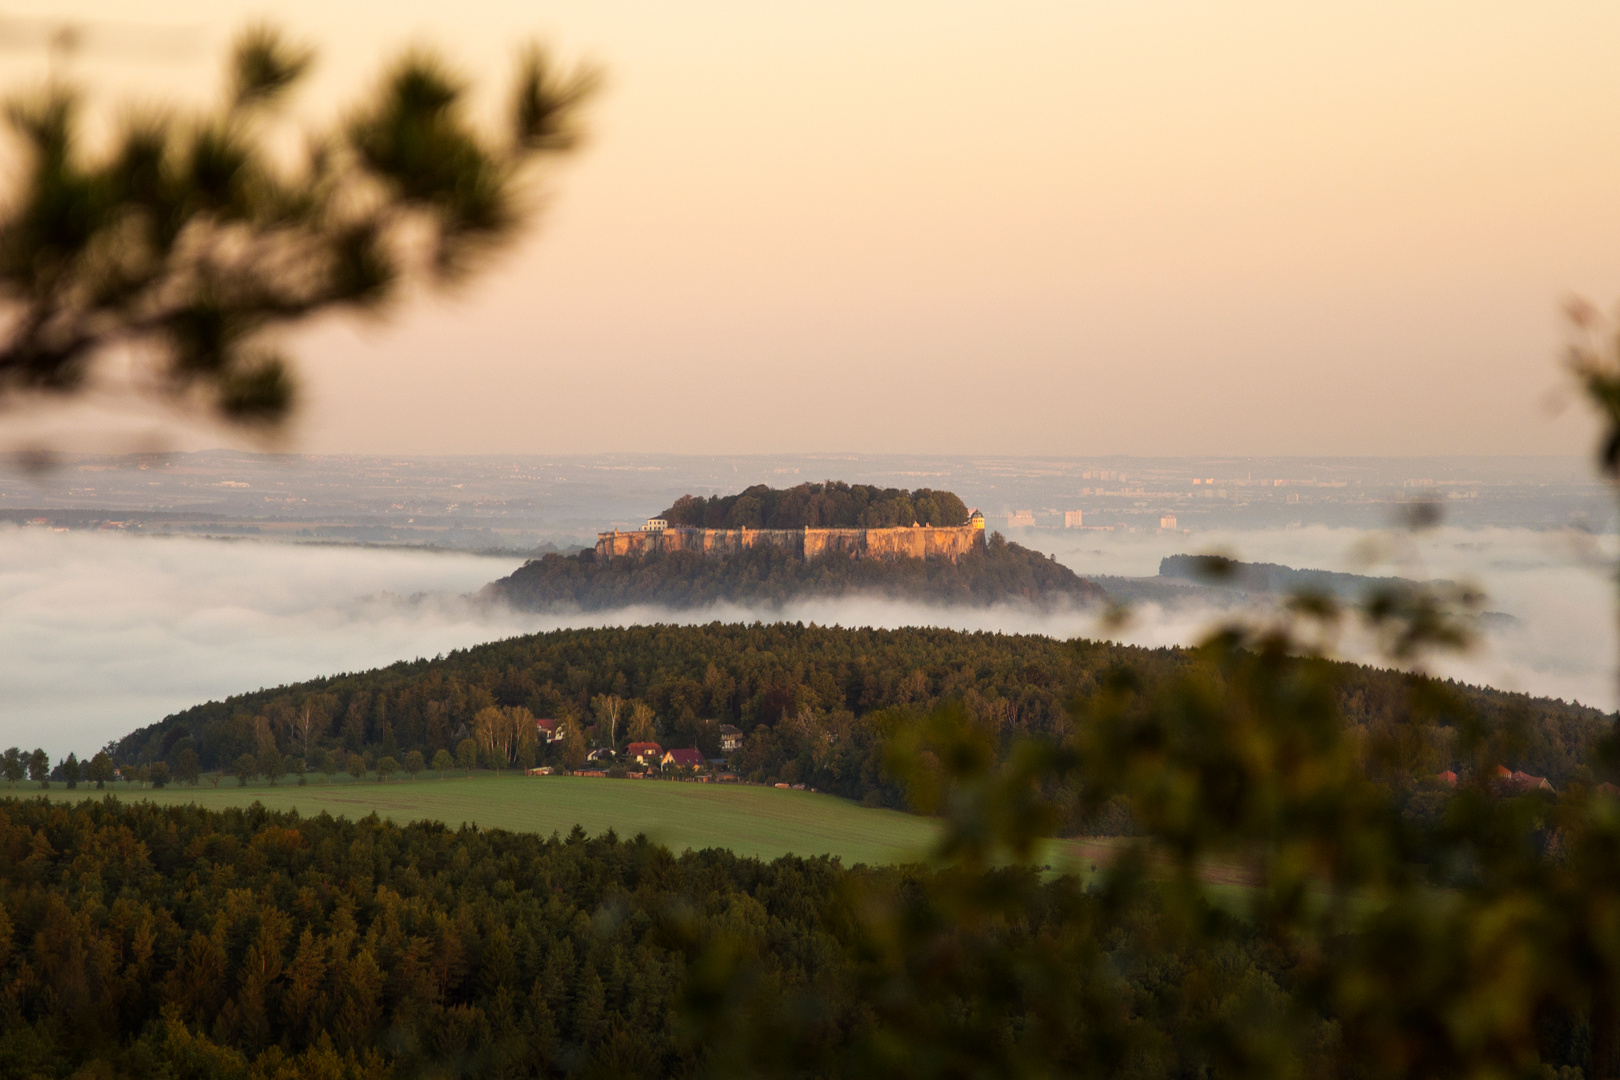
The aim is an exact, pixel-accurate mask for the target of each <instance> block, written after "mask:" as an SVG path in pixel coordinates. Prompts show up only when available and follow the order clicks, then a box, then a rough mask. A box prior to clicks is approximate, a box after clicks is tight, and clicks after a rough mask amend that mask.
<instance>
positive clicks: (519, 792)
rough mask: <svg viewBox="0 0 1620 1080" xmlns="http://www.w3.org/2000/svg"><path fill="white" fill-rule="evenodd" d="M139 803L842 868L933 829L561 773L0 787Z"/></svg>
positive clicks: (748, 795) (833, 808)
mask: <svg viewBox="0 0 1620 1080" xmlns="http://www.w3.org/2000/svg"><path fill="white" fill-rule="evenodd" d="M109 793H112V794H115V795H116V796H117V797H118V798H120V799H149V800H151V801H152V802H155V803H161V804H175V803H196V804H198V805H199V806H204V807H207V808H209V809H222V808H225V807H229V806H248V805H250V804H252V803H254V802H261V803H263V804H264V805H265V806H267V807H269V808H271V809H274V810H291V809H294V808H296V809H297V810H298V812H299V813H300V814H305V815H311V814H318V813H320V812H321V811H323V810H324V811H326V812H327V813H330V814H332V815H333V816H335V817H336V816H342V817H349V818H360V817H364V816H365V815H367V814H369V813H371V812H373V811H375V812H376V813H377V814H378V815H380V816H381V817H385V818H388V819H390V820H392V821H395V822H399V823H404V822H408V821H422V820H433V821H442V822H444V823H445V824H447V825H450V826H452V827H455V826H459V825H462V824H463V823H474V824H477V825H479V826H482V827H485V828H501V829H513V830H521V831H525V832H538V833H550V832H552V831H557V832H561V833H565V834H566V833H567V832H568V830H570V829H572V828H573V827H574V825H575V824H578V825H580V826H582V827H583V828H584V829H585V831H586V832H588V833H591V834H592V835H595V834H597V833H601V832H605V831H606V830H607V829H608V828H609V827H612V828H613V829H615V830H616V831H617V832H618V834H619V835H620V836H622V837H626V838H628V837H632V836H634V835H636V834H637V833H645V834H646V835H647V837H648V839H651V840H654V841H656V842H658V843H661V844H665V845H668V846H669V847H670V848H671V849H672V850H674V851H677V852H679V851H683V850H685V849H687V848H691V849H694V850H696V849H701V848H706V847H719V848H729V849H730V850H732V851H734V852H736V853H737V854H738V855H754V856H758V857H760V858H763V859H774V858H776V857H777V856H779V855H786V854H789V853H792V854H795V855H824V854H825V855H837V856H839V857H840V858H841V859H843V861H844V865H846V866H853V865H854V864H856V863H870V864H878V863H896V862H907V861H911V860H914V859H917V858H918V857H920V856H921V855H922V854H923V853H924V852H925V851H926V850H927V847H928V845H929V843H930V842H931V841H932V839H933V837H934V834H935V825H934V823H933V822H931V821H929V820H928V819H926V818H920V817H914V816H912V815H910V814H903V813H900V812H899V811H896V810H868V809H864V808H862V807H860V806H857V805H855V804H854V803H852V802H849V801H848V800H845V799H840V798H836V797H835V796H832V795H819V794H814V793H812V792H808V791H783V790H780V789H777V788H768V787H752V786H741V785H739V786H732V785H729V784H727V785H724V786H722V785H718V784H681V783H671V782H665V781H651V780H605V779H594V778H586V779H582V778H578V777H571V776H547V777H527V776H518V775H507V776H492V775H488V774H485V775H475V776H473V777H471V778H464V777H457V778H453V779H445V780H438V779H423V780H397V781H392V782H390V783H386V784H379V783H376V782H375V781H362V782H360V783H351V782H343V781H339V782H335V783H331V784H327V783H321V782H318V781H317V782H311V783H310V784H308V785H307V786H305V787H298V786H297V785H296V784H288V783H282V784H278V785H276V786H273V787H272V786H271V785H269V784H249V785H248V786H247V787H238V786H237V785H236V781H234V780H226V781H224V782H222V783H221V784H220V785H219V787H217V788H211V787H208V786H206V785H205V786H202V787H185V786H174V787H166V788H162V789H160V790H156V791H154V790H151V789H138V788H137V789H129V788H126V787H125V786H124V785H123V784H113V785H110V786H109V788H108V790H107V791H105V792H98V791H96V790H95V785H94V784H85V783H81V784H80V785H79V787H78V788H77V789H76V790H74V791H68V790H67V789H66V788H64V787H63V786H62V785H61V784H52V785H51V787H50V789H49V790H48V791H44V792H42V791H40V789H39V788H38V787H37V786H36V785H26V784H25V785H19V786H18V787H17V788H16V790H15V791H10V790H7V789H6V788H5V787H0V797H4V796H6V795H12V794H15V795H17V796H19V797H28V796H32V795H41V794H43V795H47V796H49V797H50V798H52V799H87V798H101V797H103V796H105V795H107V794H109Z"/></svg>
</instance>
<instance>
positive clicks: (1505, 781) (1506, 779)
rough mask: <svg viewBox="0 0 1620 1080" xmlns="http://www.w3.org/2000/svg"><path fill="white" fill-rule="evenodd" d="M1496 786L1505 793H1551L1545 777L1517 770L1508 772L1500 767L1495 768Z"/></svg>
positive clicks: (1549, 784) (1550, 785)
mask: <svg viewBox="0 0 1620 1080" xmlns="http://www.w3.org/2000/svg"><path fill="white" fill-rule="evenodd" d="M1496 786H1497V787H1498V788H1500V789H1503V790H1505V791H1517V792H1524V791H1552V790H1553V786H1552V784H1551V783H1549V782H1548V780H1547V778H1546V777H1545V776H1531V775H1530V774H1529V773H1527V772H1520V771H1519V770H1517V769H1513V770H1511V771H1510V770H1508V769H1506V768H1504V767H1503V766H1501V765H1498V766H1497V767H1496Z"/></svg>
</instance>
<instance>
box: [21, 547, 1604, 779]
mask: <svg viewBox="0 0 1620 1080" xmlns="http://www.w3.org/2000/svg"><path fill="white" fill-rule="evenodd" d="M1043 539H1045V540H1048V541H1049V542H1048V543H1041V542H1039V541H1036V542H1034V546H1038V547H1045V548H1047V549H1048V550H1051V551H1052V552H1053V553H1055V554H1056V555H1057V556H1058V557H1059V559H1061V560H1062V561H1063V562H1065V563H1067V564H1068V565H1070V566H1072V567H1073V568H1075V569H1076V570H1077V571H1079V572H1081V573H1090V574H1152V573H1153V572H1154V571H1155V570H1156V569H1157V566H1158V560H1159V558H1160V557H1162V556H1163V555H1165V554H1174V553H1176V552H1178V551H1185V550H1198V551H1210V550H1218V551H1224V552H1227V553H1231V554H1237V555H1240V556H1242V557H1244V558H1250V559H1258V560H1266V561H1275V562H1283V563H1287V564H1289V565H1293V566H1310V567H1317V568H1322V569H1337V570H1355V569H1362V568H1361V567H1359V566H1357V565H1355V563H1354V560H1353V558H1352V555H1351V553H1352V552H1353V551H1354V549H1356V548H1357V546H1358V545H1363V544H1364V543H1365V542H1366V541H1367V539H1368V536H1367V534H1364V533H1359V532H1356V531H1353V530H1335V529H1297V530H1280V531H1277V532H1269V533H1243V534H1234V535H1232V536H1229V537H1226V536H1201V537H1198V538H1196V541H1195V540H1193V539H1191V538H1187V537H1181V536H1157V535H1152V536H1141V535H1136V536H1131V535H1121V536H1115V535H1114V534H1104V533H1078V534H1074V535H1067V534H1050V533H1049V534H1043ZM1596 554H1597V553H1595V552H1594V551H1593V550H1591V549H1590V547H1589V546H1583V544H1582V543H1581V542H1578V541H1577V540H1576V539H1573V538H1570V537H1567V536H1562V535H1558V534H1548V533H1534V532H1529V531H1527V530H1487V531H1466V532H1465V531H1461V530H1437V531H1436V532H1434V533H1431V534H1428V535H1427V536H1426V537H1425V538H1424V539H1423V541H1422V543H1421V544H1420V545H1418V546H1417V547H1416V548H1415V549H1413V550H1412V551H1410V552H1407V555H1408V561H1407V563H1406V564H1404V565H1401V566H1399V567H1396V568H1394V569H1391V568H1389V567H1385V568H1382V569H1381V570H1378V571H1376V572H1382V573H1390V572H1401V573H1405V574H1407V575H1408V576H1433V577H1450V578H1454V579H1462V578H1468V579H1471V580H1474V581H1476V582H1478V583H1480V584H1482V585H1484V586H1485V587H1486V588H1487V589H1488V591H1489V592H1490V593H1491V596H1492V602H1491V605H1490V606H1491V607H1493V608H1496V609H1499V610H1503V611H1507V612H1509V613H1511V614H1513V615H1515V616H1517V617H1518V618H1519V620H1520V623H1519V624H1518V625H1517V626H1515V627H1513V628H1510V629H1508V630H1506V631H1502V632H1500V633H1496V634H1493V635H1492V636H1491V637H1490V639H1489V640H1487V641H1486V642H1484V643H1483V644H1482V646H1481V647H1480V648H1479V649H1478V650H1476V651H1475V652H1474V653H1473V654H1471V655H1469V656H1466V657H1463V658H1457V659H1451V660H1447V661H1446V662H1444V663H1442V664H1437V665H1436V666H1435V667H1436V670H1438V671H1440V672H1441V673H1443V674H1452V675H1456V676H1458V677H1460V678H1465V679H1467V680H1469V681H1471V682H1484V683H1489V684H1492V685H1496V686H1502V687H1504V688H1509V689H1516V690H1526V691H1530V692H1533V693H1538V694H1548V695H1551V696H1555V697H1564V698H1576V699H1579V700H1581V701H1585V702H1588V703H1592V704H1600V705H1604V706H1607V707H1613V705H1614V702H1615V698H1616V694H1615V690H1614V685H1615V684H1614V678H1613V674H1612V672H1613V662H1614V656H1615V652H1616V636H1615V631H1614V627H1613V620H1612V617H1611V614H1612V610H1613V602H1612V595H1611V591H1610V589H1609V586H1608V584H1607V579H1606V578H1605V576H1604V570H1603V569H1602V567H1601V565H1599V564H1598V563H1597V562H1596ZM516 565H517V563H516V561H514V560H503V559H490V558H480V557H477V556H471V555H452V554H433V553H426V552H412V551H398V550H377V549H361V548H342V547H300V546H287V545H275V544H261V543H252V542H239V543H231V542H220V541H210V540H196V539H185V538H174V539H161V538H142V537H128V536H122V535H118V534H111V533H102V534H95V533H53V532H49V531H45V530H38V529H15V528H6V529H0V744H3V745H12V744H17V745H23V746H29V747H32V746H36V745H37V746H43V747H45V748H46V749H47V750H48V751H50V752H51V753H52V754H53V755H60V754H64V753H66V752H67V751H68V750H73V751H76V752H78V753H81V754H83V753H85V752H86V751H88V750H92V749H94V748H95V747H98V746H100V745H101V744H103V743H105V742H106V741H107V740H109V739H113V738H117V737H119V736H121V735H123V734H125V733H127V732H128V731H130V730H131V729H133V728H135V727H138V726H140V725H143V724H148V723H151V722H153V721H155V720H158V719H160V718H162V717H163V716H164V715H166V714H168V713H171V712H174V711H176V710H177V709H182V708H185V707H187V706H189V705H194V704H196V703H198V702H201V701H205V700H208V699H210V698H220V697H224V696H227V695H229V694H233V693H239V692H242V691H245V690H252V689H255V688H257V687H261V686H272V685H277V684H281V683H286V682H291V681H296V680H300V679H306V678H311V677H314V676H318V675H327V674H332V673H334V672H340V671H354V670H361V669H365V668H370V667H376V666H379V665H383V664H387V663H391V662H393V661H395V660H401V659H413V658H416V657H419V656H434V655H437V654H439V653H442V652H446V651H449V650H451V649H455V648H461V647H465V646H468V645H474V644H478V643H480V642H485V641H492V640H496V639H499V638H503V637H509V636H512V635H515V634H524V633H531V632H535V631H541V630H550V629H556V628H558V627H562V626H600V625H627V624H632V623H646V622H680V623H697V622H707V621H711V620H714V619H720V620H724V621H747V622H752V621H755V620H766V621H770V620H778V619H786V620H795V621H804V622H816V623H821V624H839V625H846V626H881V627H896V626H905V625H919V624H922V625H935V626H948V627H952V628H957V629H962V630H995V631H1006V632H1019V633H1040V634H1049V635H1053V636H1057V637H1065V638H1067V637H1073V636H1077V635H1083V636H1088V637H1097V636H1104V633H1103V631H1102V629H1101V627H1100V626H1099V623H1098V619H1097V617H1096V616H1095V615H1094V614H1090V613H1082V612H1066V613H1056V614H1043V613H1040V612H1036V611H1033V610H1030V609H1027V608H1022V607H1014V606H1006V607H996V608H989V609H978V610H974V609H941V608H936V607H932V606H928V605H921V604H896V603H891V602H887V601H882V600H875V599H853V600H810V601H803V602H800V603H795V604H791V605H788V606H787V607H785V608H784V609H782V610H780V611H763V610H756V609H749V608H742V607H737V606H732V605H719V606H716V607H713V608H706V609H702V610H698V611H685V612H670V611H667V610H663V609H659V608H652V607H644V608H630V609H625V610H622V611H616V612H611V613H598V614H593V615H574V616H558V615H538V614H533V613H522V612H514V611H510V610H507V609H504V608H499V607H490V606H487V605H483V604H479V603H475V602H472V601H470V600H468V599H467V596H468V594H470V593H472V592H474V591H476V590H477V589H478V588H479V587H480V586H482V585H484V584H485V583H487V582H489V581H491V580H493V579H495V578H497V577H500V576H502V575H504V574H507V573H509V572H510V571H511V570H512V569H514V568H515V566H516ZM1222 614H1230V613H1229V612H1228V613H1221V612H1216V611H1213V610H1211V609H1207V608H1200V607H1189V608H1182V609H1177V610H1166V609H1164V608H1162V607H1158V606H1154V605H1145V606H1142V607H1140V608H1138V609H1137V610H1136V611H1135V612H1133V615H1132V619H1131V621H1130V623H1129V624H1128V625H1127V626H1126V627H1125V628H1124V629H1123V631H1117V632H1113V633H1109V634H1107V635H1106V636H1110V637H1114V638H1116V639H1119V640H1124V641H1129V642H1132V643H1135V644H1142V645H1172V644H1185V643H1189V642H1192V641H1195V640H1197V639H1198V637H1199V636H1201V634H1202V633H1204V632H1205V631H1206V630H1207V629H1208V628H1209V626H1210V625H1211V624H1212V623H1213V622H1214V621H1215V620H1216V619H1217V618H1219V617H1220V616H1221V615H1222ZM1345 651H1346V653H1347V655H1349V656H1350V657H1351V658H1355V659H1372V658H1373V653H1372V652H1371V650H1370V647H1369V646H1368V645H1367V644H1366V643H1357V642H1352V643H1350V644H1348V645H1347V646H1346V650H1345Z"/></svg>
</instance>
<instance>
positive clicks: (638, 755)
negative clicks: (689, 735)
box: [624, 742, 664, 765]
mask: <svg viewBox="0 0 1620 1080" xmlns="http://www.w3.org/2000/svg"><path fill="white" fill-rule="evenodd" d="M624 756H625V758H626V759H627V760H629V761H636V762H640V763H641V764H643V765H656V764H658V763H659V762H660V761H663V760H664V748H663V747H662V746H659V745H658V744H657V743H655V742H633V743H631V744H630V745H629V746H627V747H625V748H624Z"/></svg>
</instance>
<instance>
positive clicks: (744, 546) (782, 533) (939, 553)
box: [596, 525, 984, 562]
mask: <svg viewBox="0 0 1620 1080" xmlns="http://www.w3.org/2000/svg"><path fill="white" fill-rule="evenodd" d="M767 544H768V545H770V546H772V547H777V548H781V549H782V550H783V551H785V552H787V553H789V554H791V555H795V556H797V557H799V558H801V559H813V558H815V557H816V556H818V555H829V554H838V555H847V556H849V557H850V558H855V559H860V558H874V559H936V558H944V559H950V560H951V561H952V562H955V561H956V559H957V558H958V557H959V556H962V555H965V554H967V553H968V552H970V551H974V550H978V549H981V548H983V546H984V530H983V529H982V528H974V527H973V526H971V525H962V526H957V527H954V528H932V527H918V528H904V527H902V528H893V529H665V530H664V531H663V532H655V533H648V532H617V531H615V532H605V533H598V534H597V536H596V552H597V554H599V555H604V556H613V555H637V556H639V555H646V554H648V553H650V552H655V551H658V552H670V551H696V552H701V553H702V554H704V555H736V554H740V553H741V552H744V551H747V550H749V549H750V548H755V547H760V546H762V545H767Z"/></svg>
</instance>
